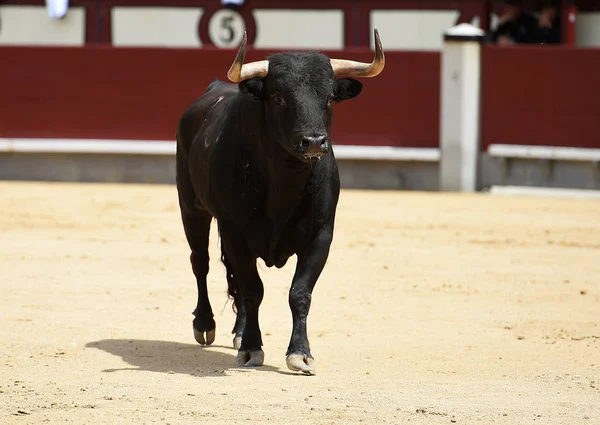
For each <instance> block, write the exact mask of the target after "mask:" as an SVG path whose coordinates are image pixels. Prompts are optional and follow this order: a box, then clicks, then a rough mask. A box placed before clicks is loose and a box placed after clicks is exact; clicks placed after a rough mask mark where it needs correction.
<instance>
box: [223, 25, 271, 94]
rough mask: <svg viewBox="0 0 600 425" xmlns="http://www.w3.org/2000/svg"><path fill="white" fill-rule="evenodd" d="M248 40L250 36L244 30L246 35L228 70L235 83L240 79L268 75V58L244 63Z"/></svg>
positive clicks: (229, 76) (231, 79)
mask: <svg viewBox="0 0 600 425" xmlns="http://www.w3.org/2000/svg"><path fill="white" fill-rule="evenodd" d="M247 42H248V37H247V35H246V31H244V37H243V38H242V42H241V43H240V48H239V50H238V53H237V56H236V57H235V60H234V61H233V63H232V64H231V67H230V68H229V71H228V72H227V78H229V80H230V81H231V82H233V83H239V82H240V81H244V80H248V79H250V78H253V77H264V76H266V75H267V72H269V61H266V60H263V61H258V62H250V63H246V64H244V58H245V57H246V43H247Z"/></svg>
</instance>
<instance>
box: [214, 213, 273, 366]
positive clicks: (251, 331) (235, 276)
mask: <svg viewBox="0 0 600 425" xmlns="http://www.w3.org/2000/svg"><path fill="white" fill-rule="evenodd" d="M219 230H220V233H221V241H222V246H223V250H224V257H225V258H226V259H227V261H228V266H229V267H228V275H229V273H231V274H232V280H231V283H232V284H233V285H234V287H235V295H234V297H235V301H236V303H238V306H239V307H238V316H237V320H236V324H235V326H234V332H235V333H236V338H235V339H234V344H237V343H236V340H237V341H238V342H240V341H239V339H238V335H239V334H241V337H242V339H241V342H240V344H239V348H238V355H237V362H238V364H239V365H243V366H262V364H263V363H264V358H265V355H264V353H263V350H262V336H261V333H260V327H259V325H258V309H259V307H260V303H261V302H262V299H263V294H264V287H263V283H262V281H261V279H260V276H259V275H258V270H257V268H256V258H254V257H253V256H252V255H251V254H250V252H249V250H248V247H247V246H246V242H245V240H244V239H242V238H240V237H239V232H237V231H235V230H233V229H230V228H228V226H223V225H221V224H220V225H219ZM226 266H227V264H226ZM228 281H229V279H228ZM230 295H231V291H230ZM240 313H241V314H240ZM238 332H239V334H238Z"/></svg>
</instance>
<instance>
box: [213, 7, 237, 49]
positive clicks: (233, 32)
mask: <svg viewBox="0 0 600 425" xmlns="http://www.w3.org/2000/svg"><path fill="white" fill-rule="evenodd" d="M245 30H246V21H245V20H244V17H243V16H242V15H241V14H240V13H239V12H238V11H236V10H232V9H221V10H219V11H217V12H215V13H214V14H213V15H212V16H211V17H210V20H209V21H208V36H209V37H210V41H212V43H213V44H214V45H215V46H217V47H237V46H239V44H240V43H241V42H242V38H243V37H244V31H245Z"/></svg>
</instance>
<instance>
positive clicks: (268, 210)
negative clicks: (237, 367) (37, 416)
mask: <svg viewBox="0 0 600 425" xmlns="http://www.w3.org/2000/svg"><path fill="white" fill-rule="evenodd" d="M375 39H376V51H375V59H374V60H373V62H372V63H370V64H365V63H361V62H353V61H346V60H339V59H331V60H330V59H329V58H327V57H326V56H324V55H322V54H319V53H315V52H308V53H279V54H275V55H272V56H270V57H269V59H268V61H260V62H253V63H250V64H243V60H244V56H245V45H246V39H245V37H244V41H243V42H242V45H241V46H240V49H239V51H238V56H237V57H236V60H235V61H234V63H233V65H232V66H231V69H230V71H229V73H228V77H229V79H230V80H231V81H233V82H235V83H238V84H227V83H223V82H220V81H215V82H213V83H211V84H210V85H209V87H208V88H207V90H206V93H205V94H203V95H202V96H201V97H199V98H198V99H197V100H196V101H195V102H194V103H193V104H192V105H190V107H189V108H188V109H187V110H186V111H185V112H184V113H183V115H182V116H181V119H180V122H179V127H178V130H177V191H178V195H179V205H180V208H181V216H182V221H183V228H184V231H185V235H186V238H187V240H188V243H189V246H190V249H191V257H190V260H191V265H192V270H193V272H194V275H195V277H196V280H197V285H198V304H197V306H196V309H195V311H194V316H195V318H194V320H193V329H194V336H195V338H196V341H198V342H199V343H200V344H202V345H204V344H211V343H212V342H213V341H214V339H215V321H214V319H213V312H212V308H211V305H210V301H209V299H208V292H207V286H206V276H207V274H208V264H209V256H208V240H209V230H210V224H211V220H212V218H213V217H214V218H215V219H216V220H217V223H218V229H219V236H220V238H221V255H222V256H221V260H222V261H223V263H224V265H225V268H226V270H227V272H226V276H227V282H228V293H229V295H230V296H231V297H232V298H233V300H234V306H235V308H236V312H237V313H236V314H237V318H236V322H235V325H234V328H233V331H232V333H233V334H235V337H234V342H233V344H234V347H235V348H236V349H238V350H239V351H238V355H237V360H238V363H239V364H241V365H245V366H260V365H262V364H263V361H264V353H263V351H262V348H261V347H262V338H261V332H260V328H259V321H258V310H259V306H260V303H261V301H262V298H263V292H264V289H263V283H262V281H261V279H260V277H259V274H258V271H257V267H256V261H257V259H258V258H262V259H263V261H264V262H265V264H266V265H267V266H268V267H272V266H276V267H278V268H280V267H283V266H284V265H285V264H286V262H287V260H288V258H289V257H291V256H292V255H294V254H295V255H297V266H296V272H295V274H294V277H293V280H292V285H291V288H290V292H289V305H290V309H291V312H292V322H293V328H292V335H291V338H290V343H289V346H288V350H287V353H286V356H287V359H286V362H287V366H288V367H289V368H290V369H292V370H294V371H302V372H305V373H314V359H313V356H312V355H311V352H310V346H309V342H308V337H307V331H306V322H307V317H308V312H309V308H310V303H311V294H312V291H313V288H314V286H315V284H316V282H317V279H318V278H319V275H320V274H321V272H322V270H323V267H324V266H325V263H326V261H327V258H328V255H329V248H330V245H331V242H332V239H333V229H334V222H335V213H336V207H337V203H338V197H339V193H340V180H339V175H338V169H337V165H336V160H335V157H334V154H333V151H332V150H331V136H330V135H331V121H332V111H331V109H332V103H333V102H341V101H344V100H347V99H351V98H353V97H355V96H357V95H358V94H359V93H360V92H361V90H362V84H361V83H360V82H359V81H357V80H355V79H353V78H340V77H349V76H357V77H373V76H375V75H377V74H379V73H380V72H381V70H382V69H383V66H384V56H383V49H382V48H381V42H380V40H379V35H378V32H377V30H375ZM336 77H337V78H336Z"/></svg>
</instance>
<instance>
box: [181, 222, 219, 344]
mask: <svg viewBox="0 0 600 425" xmlns="http://www.w3.org/2000/svg"><path fill="white" fill-rule="evenodd" d="M211 219H212V217H211V216H210V214H208V213H207V212H205V211H199V212H198V213H196V214H195V216H194V217H193V218H191V217H190V218H184V219H183V226H184V228H185V229H186V230H185V234H186V237H187V239H188V243H189V245H190V248H191V249H192V253H191V255H190V262H191V264H192V270H193V272H194V276H195V277H196V284H197V286H198V302H197V304H196V309H195V310H194V316H195V317H194V320H193V322H192V324H193V328H194V338H195V339H196V341H197V342H198V343H199V344H202V345H205V344H207V345H210V344H212V343H213V342H214V341H215V328H216V325H215V320H214V318H213V317H214V315H213V311H212V307H211V305H210V300H209V299H208V288H207V285H206V276H207V275H208V261H209V257H208V237H209V232H210V221H211Z"/></svg>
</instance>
